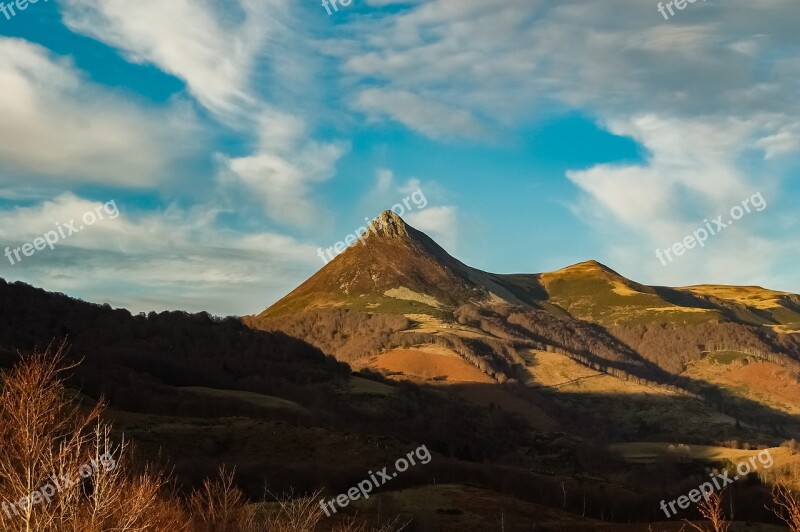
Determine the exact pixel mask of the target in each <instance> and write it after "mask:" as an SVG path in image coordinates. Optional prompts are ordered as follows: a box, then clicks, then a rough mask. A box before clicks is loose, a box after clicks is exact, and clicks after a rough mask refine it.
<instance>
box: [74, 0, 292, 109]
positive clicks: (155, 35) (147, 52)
mask: <svg viewBox="0 0 800 532" xmlns="http://www.w3.org/2000/svg"><path fill="white" fill-rule="evenodd" d="M287 5H288V4H287V2H286V1H285V0H240V1H227V2H222V3H221V2H217V1H215V0H171V1H169V2H160V1H158V0H139V1H137V2H129V1H127V0H65V1H64V2H63V8H62V9H63V13H64V21H65V23H66V24H67V26H68V27H69V28H70V29H72V30H73V31H75V32H78V33H83V34H84V35H89V36H91V37H94V38H96V39H98V40H100V41H103V42H105V43H107V44H109V45H111V46H114V47H115V48H118V49H120V50H122V51H124V52H125V53H126V55H127V57H128V59H129V60H131V61H132V62H136V63H150V64H153V65H156V66H157V67H159V68H160V69H161V70H163V71H164V72H168V73H170V74H172V75H174V76H176V77H178V78H180V79H182V80H184V81H185V82H186V84H187V85H188V88H189V91H190V92H191V93H192V95H193V96H194V97H195V98H197V100H198V101H200V103H202V104H203V105H204V106H205V107H207V108H209V109H211V110H212V111H214V112H215V113H217V114H218V115H220V116H222V117H228V116H229V115H234V116H238V117H239V118H244V117H246V115H244V114H243V111H245V110H247V109H249V108H250V107H251V106H252V105H253V104H254V103H255V101H254V98H253V96H252V94H251V86H250V84H251V81H252V78H251V76H252V72H253V69H254V68H255V66H256V59H257V57H258V55H259V53H261V52H262V51H263V48H264V46H265V45H266V43H267V41H268V39H269V38H270V37H272V34H273V32H275V31H277V30H276V27H277V26H278V25H279V24H280V22H279V21H280V14H281V12H282V11H285V10H286V8H287Z"/></svg>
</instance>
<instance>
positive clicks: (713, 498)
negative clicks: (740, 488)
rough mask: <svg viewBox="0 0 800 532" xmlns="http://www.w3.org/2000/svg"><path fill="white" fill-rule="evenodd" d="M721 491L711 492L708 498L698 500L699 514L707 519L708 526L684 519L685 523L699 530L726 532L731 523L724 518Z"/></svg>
mask: <svg viewBox="0 0 800 532" xmlns="http://www.w3.org/2000/svg"><path fill="white" fill-rule="evenodd" d="M723 493H724V492H719V493H712V494H711V495H709V497H708V499H704V500H702V501H700V502H699V503H698V505H697V509H698V510H699V511H700V515H702V516H703V517H704V518H705V519H706V520H708V521H709V523H710V527H706V526H705V525H704V526H702V527H701V526H699V525H695V524H694V523H691V522H689V521H686V523H687V524H688V525H689V526H691V527H692V528H694V529H696V530H699V531H700V532H727V530H728V529H729V528H730V527H731V524H730V523H728V522H727V521H726V520H725V512H724V511H723V509H722V494H723Z"/></svg>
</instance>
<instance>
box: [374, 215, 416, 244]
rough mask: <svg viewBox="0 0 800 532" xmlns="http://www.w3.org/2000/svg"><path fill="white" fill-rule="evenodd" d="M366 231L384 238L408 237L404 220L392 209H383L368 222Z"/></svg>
mask: <svg viewBox="0 0 800 532" xmlns="http://www.w3.org/2000/svg"><path fill="white" fill-rule="evenodd" d="M368 232H369V233H370V234H374V235H377V236H381V237H384V238H403V237H405V238H408V236H409V231H408V225H406V222H405V221H404V220H403V219H402V218H401V217H400V216H399V215H398V214H397V213H396V212H394V211H383V212H382V213H380V214H379V215H378V217H377V218H375V219H374V220H373V221H372V223H370V224H369V229H368Z"/></svg>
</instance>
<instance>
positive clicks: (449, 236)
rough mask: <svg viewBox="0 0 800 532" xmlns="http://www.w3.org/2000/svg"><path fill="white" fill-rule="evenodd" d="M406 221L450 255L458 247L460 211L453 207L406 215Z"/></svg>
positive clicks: (435, 208) (428, 208) (430, 209)
mask: <svg viewBox="0 0 800 532" xmlns="http://www.w3.org/2000/svg"><path fill="white" fill-rule="evenodd" d="M406 221H407V222H408V223H409V224H411V226H412V227H415V228H417V229H419V230H420V231H422V232H423V233H425V234H427V235H428V236H430V237H431V238H432V239H434V240H435V241H436V243H437V244H439V245H440V246H442V247H443V248H444V249H446V250H447V251H448V252H449V253H451V254H452V253H456V252H457V247H458V210H457V209H456V207H453V206H443V207H427V208H425V209H423V210H421V211H412V212H410V213H408V214H407V215H406Z"/></svg>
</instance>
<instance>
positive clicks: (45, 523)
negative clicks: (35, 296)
mask: <svg viewBox="0 0 800 532" xmlns="http://www.w3.org/2000/svg"><path fill="white" fill-rule="evenodd" d="M65 351H66V350H65V347H64V346H63V345H62V346H61V347H60V348H58V349H48V350H46V351H44V352H36V353H34V354H32V355H28V356H24V357H23V359H22V361H21V362H19V363H18V364H17V365H15V366H14V367H13V369H11V370H10V371H9V372H7V373H6V374H4V375H3V378H2V391H1V392H0V446H1V447H2V449H3V453H0V503H2V502H5V504H4V505H3V507H2V511H0V531H3V532H5V531H9V532H10V531H26V532H32V531H36V532H50V531H52V532H63V531H74V532H95V531H97V532H100V531H109V530H113V531H120V532H121V531H131V532H133V531H164V532H175V531H186V532H224V531H231V532H240V531H241V532H249V531H253V532H255V531H276V532H312V531H314V530H317V529H318V527H319V526H320V524H321V521H322V517H323V516H322V510H321V508H320V507H319V505H318V504H317V501H316V499H317V497H316V495H318V494H315V495H312V496H311V497H282V498H281V497H279V498H277V500H278V503H277V508H276V509H273V508H271V505H267V504H260V505H259V504H251V503H249V502H248V501H247V500H246V498H245V496H244V494H243V493H242V492H241V491H240V490H239V489H238V488H237V487H236V486H235V484H234V474H233V471H231V470H228V469H225V468H223V469H221V470H220V472H219V478H217V479H215V480H206V481H205V482H204V483H203V485H202V487H201V488H199V489H197V490H195V491H193V492H192V493H191V494H189V495H188V496H187V497H186V498H183V497H180V496H178V495H177V494H176V493H177V492H176V490H175V489H174V487H173V486H172V483H171V482H170V480H169V479H168V478H167V477H166V476H165V475H164V474H163V473H161V472H160V471H158V470H156V469H154V468H152V467H150V466H144V467H137V465H136V464H135V463H134V461H133V460H132V459H131V455H130V453H129V452H128V444H127V443H125V442H123V443H122V444H115V443H114V442H113V441H112V439H111V437H110V434H111V426H110V425H109V424H107V423H106V422H104V421H103V420H102V419H101V417H100V416H101V413H102V411H103V404H102V403H98V404H96V405H95V406H92V407H86V406H85V405H83V404H81V403H80V402H79V401H78V399H77V397H76V396H75V394H73V393H70V391H69V390H67V389H66V388H65V387H64V385H63V382H62V379H63V378H64V376H65V372H68V371H69V370H71V369H72V367H70V366H69V365H66V364H65V355H66V352H65ZM88 464H92V465H93V466H94V467H93V469H92V470H91V473H89V474H84V472H85V471H86V468H87V465H88ZM101 464H102V465H101ZM79 472H80V474H79ZM65 476H68V478H69V479H70V480H71V482H65V480H64V479H65ZM48 486H50V488H47V487H48ZM34 493H35V494H37V495H33V494H34ZM43 494H47V496H46V497H45V496H43ZM337 526H339V528H337V530H341V531H342V532H345V531H367V530H371V528H369V526H368V525H367V524H366V523H362V522H357V521H355V520H351V521H349V522H346V523H342V524H340V525H337ZM402 528H403V527H401V526H398V525H397V523H396V522H395V523H391V524H389V525H386V526H384V527H383V528H381V529H380V530H381V531H385V532H388V531H392V530H400V529H402Z"/></svg>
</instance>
